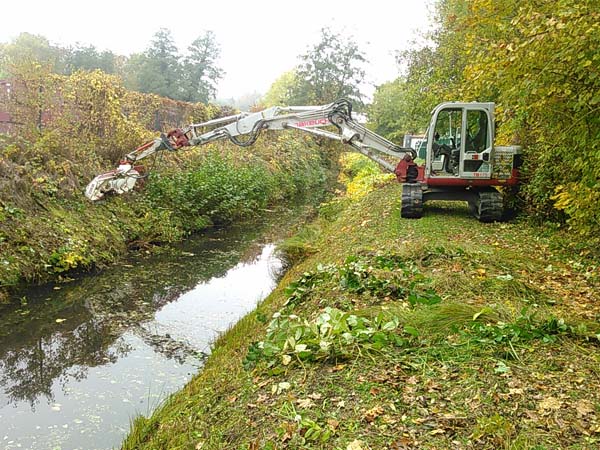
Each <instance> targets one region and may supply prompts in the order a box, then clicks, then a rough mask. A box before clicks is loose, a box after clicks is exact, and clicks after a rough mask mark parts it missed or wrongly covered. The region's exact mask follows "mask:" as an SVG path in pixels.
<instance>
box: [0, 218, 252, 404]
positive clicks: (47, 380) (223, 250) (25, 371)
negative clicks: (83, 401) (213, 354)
mask: <svg viewBox="0 0 600 450" xmlns="http://www.w3.org/2000/svg"><path fill="white" fill-rule="evenodd" d="M263 230H264V224H261V225H256V226H254V227H252V228H250V229H249V228H247V227H240V228H239V230H237V231H235V230H234V231H233V232H232V230H229V231H227V232H223V231H219V232H216V233H215V234H214V235H213V237H212V238H208V239H202V240H198V241H194V242H189V243H188V245H187V246H186V251H187V252H188V253H187V254H185V255H184V256H179V257H173V255H163V256H157V257H154V258H152V259H149V260H146V261H136V263H135V265H134V266H133V267H126V268H122V269H117V268H114V269H111V270H109V271H106V272H103V273H101V274H99V275H97V276H94V277H86V278H83V279H82V280H80V281H78V282H76V283H73V284H70V285H64V286H63V287H62V289H61V290H58V291H52V289H51V288H49V287H46V288H40V289H38V290H36V291H34V292H27V293H24V294H25V295H26V296H27V298H28V304H27V305H26V306H22V307H17V306H13V307H9V308H2V309H1V310H0V318H1V320H0V387H1V388H2V390H3V391H4V396H5V398H6V402H8V403H17V402H19V401H27V402H28V403H30V404H31V406H32V407H35V404H36V403H37V402H38V401H39V400H40V398H42V397H45V398H46V399H47V400H48V401H49V402H51V401H53V395H54V394H53V392H54V391H55V390H56V386H55V384H56V383H58V384H59V385H60V386H61V387H62V388H63V389H64V387H65V385H66V383H67V382H68V381H69V380H71V379H76V380H81V379H83V378H85V377H86V376H87V373H88V370H89V368H92V367H96V366H100V365H103V364H107V363H114V362H116V361H117V359H118V358H120V357H121V356H123V355H125V354H127V352H128V351H129V349H128V348H127V346H126V345H125V344H124V341H123V340H121V339H119V337H120V336H122V334H123V333H124V332H126V331H131V332H133V333H134V334H136V335H137V336H139V337H140V338H141V339H142V340H143V341H144V342H145V343H146V344H147V345H149V346H151V347H152V348H153V349H154V350H155V351H156V352H158V353H161V354H162V355H164V356H165V357H167V358H173V359H175V360H177V361H180V362H183V360H184V359H185V355H186V354H189V353H190V352H193V351H194V349H191V348H190V347H188V346H186V345H185V344H184V343H180V342H176V341H174V340H173V339H171V338H170V337H169V336H164V335H155V334H153V333H151V332H149V331H148V329H146V328H143V327H141V326H140V323H143V322H145V321H148V320H151V319H152V318H153V317H154V314H155V313H156V311H157V310H158V309H160V308H161V307H163V306H164V305H166V304H167V303H170V302H172V301H173V300H175V299H177V298H179V296H181V294H183V293H185V292H187V291H189V290H190V289H192V288H194V287H195V286H196V285H197V284H198V283H201V282H206V281H208V280H210V279H211V278H215V277H222V276H224V275H225V274H226V272H227V271H228V270H229V269H231V268H232V267H233V266H235V265H236V264H237V263H239V262H251V261H253V260H255V259H256V258H257V257H258V256H259V255H260V249H261V247H262V246H261V245H259V244H257V243H256V238H257V237H258V236H259V235H260V233H261V232H262V231H263ZM191 254H193V255H194V256H190V255H191Z"/></svg>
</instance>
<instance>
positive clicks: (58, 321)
mask: <svg viewBox="0 0 600 450" xmlns="http://www.w3.org/2000/svg"><path fill="white" fill-rule="evenodd" d="M65 320H67V319H56V320H55V322H56V323H63V322H64V321H65Z"/></svg>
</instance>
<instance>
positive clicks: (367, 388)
mask: <svg viewBox="0 0 600 450" xmlns="http://www.w3.org/2000/svg"><path fill="white" fill-rule="evenodd" d="M400 193H401V189H400V186H399V185H397V184H388V185H385V186H383V187H382V188H380V189H377V190H375V191H373V192H370V193H368V194H366V195H365V196H364V197H362V199H359V200H357V201H354V202H349V201H346V200H344V201H342V202H341V203H339V204H337V203H335V202H334V203H333V204H329V205H326V206H325V207H323V208H322V215H321V218H320V219H319V220H318V221H317V222H316V223H314V224H312V225H311V226H310V229H309V230H308V231H306V232H304V233H303V234H301V235H299V237H297V238H296V241H294V242H293V246H292V247H293V248H294V251H295V257H296V260H297V261H300V262H299V263H298V264H297V265H295V266H294V267H293V268H292V269H291V270H290V271H289V272H288V273H287V274H286V275H285V276H284V278H283V279H282V280H281V282H280V284H279V286H278V287H277V288H276V290H275V291H274V292H273V293H272V294H271V295H270V296H269V297H268V298H267V299H266V300H265V301H264V302H263V303H262V304H261V305H260V306H259V307H258V308H257V309H256V311H254V312H253V313H251V314H249V315H248V316H246V317H245V318H244V319H242V320H241V321H240V322H239V323H238V324H236V325H235V326H234V327H233V328H232V329H231V330H229V331H228V332H227V333H226V334H224V335H223V336H221V337H220V338H219V339H218V341H217V342H216V343H215V345H214V351H213V353H212V355H211V356H210V358H209V359H208V361H207V364H206V367H205V368H204V369H203V371H202V372H201V373H200V374H199V375H198V376H196V377H195V378H194V379H193V380H192V381H191V382H190V383H189V384H188V385H187V386H186V387H185V388H184V389H183V390H181V391H180V392H178V393H177V394H175V395H173V396H172V397H171V398H169V400H168V401H166V402H165V404H164V405H162V407H160V408H159V409H158V410H157V411H156V412H155V413H154V414H153V415H152V416H151V417H150V418H144V417H139V418H137V419H135V421H134V423H133V428H132V431H131V434H130V435H129V437H128V438H127V440H126V441H125V443H124V444H123V448H125V449H133V448H135V449H139V448H148V449H159V448H160V449H189V448H196V449H259V448H261V449H262V448H266V449H283V448H289V449H298V448H306V449H312V448H314V449H321V448H327V449H329V448H331V449H350V450H358V449H409V448H415V449H416V448H428V449H446V448H456V449H463V448H464V449H515V450H516V449H538V450H542V449H555V448H569V449H592V448H598V445H600V393H599V392H598V389H597V386H598V382H599V375H600V370H599V369H598V368H599V367H600V365H599V362H600V361H599V360H600V356H599V355H600V354H599V353H598V338H599V336H598V333H599V331H600V329H599V328H600V327H599V325H598V323H599V319H600V304H599V303H598V301H597V300H598V292H599V290H598V287H599V284H600V272H599V270H598V267H597V265H595V263H594V262H593V261H590V260H589V259H584V258H583V257H581V256H580V255H579V254H578V253H577V252H576V251H575V248H577V247H576V246H575V245H574V244H572V243H570V242H569V240H568V239H566V238H565V237H564V236H563V235H560V234H557V233H555V232H553V231H545V230H544V229H540V228H532V227H531V226H529V225H528V224H526V223H523V222H514V223H504V224H500V223H495V224H481V223H479V222H477V221H475V220H474V219H473V218H471V217H469V215H468V211H467V208H466V206H463V205H461V204H457V203H431V204H428V205H426V207H425V214H424V217H423V218H422V219H420V220H407V219H402V218H400V215H399V200H400Z"/></svg>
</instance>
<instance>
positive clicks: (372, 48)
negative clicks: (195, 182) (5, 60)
mask: <svg viewBox="0 0 600 450" xmlns="http://www.w3.org/2000/svg"><path fill="white" fill-rule="evenodd" d="M430 3H431V2H430V0H420V1H419V0H396V1H394V0H391V1H390V0H388V1H383V0H370V1H369V0H363V1H361V2H355V1H338V0H324V1H323V0H321V1H315V0H312V1H309V0H280V1H271V0H265V1H258V0H255V1H252V0H245V1H243V0H229V1H227V0H220V1H218V0H217V1H211V2H205V1H201V0H197V1H189V0H173V1H164V0H163V1H160V2H156V1H153V0H146V1H127V0H120V1H118V0H100V1H98V0H96V1H82V0H80V1H68V0H46V1H43V0H41V1H33V0H7V1H6V2H2V5H1V6H0V41H1V42H7V41H9V40H11V39H12V38H14V37H16V36H17V35H18V34H19V33H21V32H24V31H26V32H29V33H33V34H41V35H43V36H45V37H47V38H48V39H49V40H50V41H51V42H52V43H54V44H60V45H62V46H66V45H72V44H75V43H77V42H79V43H82V44H92V45H94V46H95V47H97V48H98V49H100V50H106V49H108V50H112V51H113V52H115V53H117V54H122V55H129V54H131V53H135V52H142V51H144V50H145V49H146V48H147V46H148V45H149V43H150V40H151V39H152V36H153V34H154V33H156V31H157V30H158V29H159V28H162V27H164V28H169V29H170V30H171V32H172V35H173V38H174V39H175V42H176V44H177V46H178V48H179V49H180V50H181V51H183V50H185V49H186V48H187V46H188V45H189V44H190V43H191V42H192V41H193V40H194V39H195V38H196V37H198V35H200V34H201V33H202V32H203V31H205V30H212V31H213V32H214V33H215V34H216V38H217V41H218V42H219V43H220V45H221V59H220V61H219V64H220V67H221V68H223V69H224V70H225V71H226V75H225V77H224V78H223V79H222V80H221V82H220V83H219V86H218V93H217V97H218V98H229V97H236V98H237V97H240V96H242V95H244V94H247V93H251V92H254V91H258V92H260V93H264V92H266V91H267V90H268V88H269V86H270V85H271V83H272V82H273V81H275V79H277V77H278V76H279V75H281V74H282V73H283V72H286V71H288V70H290V69H292V68H293V67H294V66H295V65H296V64H297V63H298V55H300V54H303V53H305V52H306V50H307V49H308V47H309V46H310V45H311V44H315V43H316V42H317V41H318V36H319V34H318V31H319V29H320V28H322V27H324V26H330V27H331V28H332V29H333V30H334V31H337V32H340V31H342V32H344V33H345V34H348V35H352V36H354V38H355V39H356V41H357V42H358V44H359V45H360V47H361V48H362V49H363V50H364V52H365V53H366V54H367V58H368V59H369V61H370V63H369V65H368V67H367V80H366V81H367V82H369V83H371V84H381V83H383V82H385V81H389V80H392V79H394V78H395V77H396V76H397V73H398V70H397V67H396V64H395V60H394V57H393V53H394V51H395V50H399V49H404V48H407V47H408V46H409V45H410V42H411V41H412V40H413V39H415V38H416V37H417V35H416V31H417V30H423V29H425V28H426V27H428V26H429V10H430Z"/></svg>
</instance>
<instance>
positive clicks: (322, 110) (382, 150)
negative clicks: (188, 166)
mask: <svg viewBox="0 0 600 450" xmlns="http://www.w3.org/2000/svg"><path fill="white" fill-rule="evenodd" d="M326 126H333V127H334V128H335V130H334V131H330V130H326V129H323V127H326ZM210 127H214V128H212V129H210V130H209V131H205V130H206V129H207V128H210ZM286 129H294V130H299V131H303V132H306V133H310V134H314V135H317V136H322V137H326V138H329V139H333V140H337V141H340V142H342V143H344V144H348V145H350V146H352V147H353V148H354V149H355V150H357V151H359V152H360V153H362V154H363V155H365V156H367V157H368V158H370V159H372V160H373V161H375V162H377V163H378V164H379V165H380V166H382V167H383V168H384V169H386V170H388V171H390V172H394V171H395V170H396V168H397V163H396V164H393V163H390V162H389V161H387V160H386V159H384V158H383V157H382V156H383V155H385V156H387V157H392V158H394V159H396V160H398V159H400V160H402V159H407V160H410V161H412V159H414V158H415V157H416V152H415V150H413V149H412V148H403V147H399V146H397V145H396V144H394V143H392V142H390V141H388V140H387V139H385V138H383V137H381V136H379V135H378V134H376V133H374V132H372V131H370V130H368V129H367V128H365V127H364V126H362V125H361V124H359V123H358V122H357V121H356V120H354V119H353V117H352V104H351V103H350V102H349V101H348V100H346V99H341V100H338V101H336V102H333V103H330V104H328V105H324V106H291V107H278V106H276V107H272V108H268V109H265V110H264V111H260V112H256V113H246V112H242V113H240V114H236V115H232V116H228V117H222V118H219V119H214V120H209V121H208V122H203V123H196V124H191V125H188V126H187V127H185V128H178V129H174V130H172V131H170V132H169V133H167V134H161V136H160V137H159V138H156V139H154V140H153V141H150V142H147V143H146V144H144V145H142V146H141V147H138V148H137V149H135V150H134V151H132V152H131V153H129V154H127V155H125V157H124V159H123V160H121V162H120V164H119V167H118V168H117V169H115V170H112V171H111V172H108V173H104V174H102V175H99V176H97V177H96V178H94V179H93V180H92V181H91V182H90V184H89V185H88V186H87V188H86V191H85V195H86V196H87V198H89V199H90V200H92V201H95V200H99V199H101V198H102V197H104V195H105V194H106V193H110V192H114V193H117V194H122V193H124V192H127V191H130V190H131V189H133V187H134V186H135V183H136V181H137V180H138V179H139V178H141V175H140V172H139V170H138V169H136V163H137V162H138V161H140V160H141V159H144V158H146V157H148V156H150V155H152V154H155V153H157V152H160V151H164V150H167V151H175V150H179V149H181V148H183V147H188V146H199V145H204V144H208V143H210V142H214V141H218V140H222V139H228V140H230V141H231V142H232V143H234V144H235V145H238V146H240V147H248V146H251V145H253V144H254V143H255V142H256V139H257V138H258V136H259V135H260V133H261V132H262V131H263V130H286ZM375 153H379V154H381V156H379V155H377V154H375Z"/></svg>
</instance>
